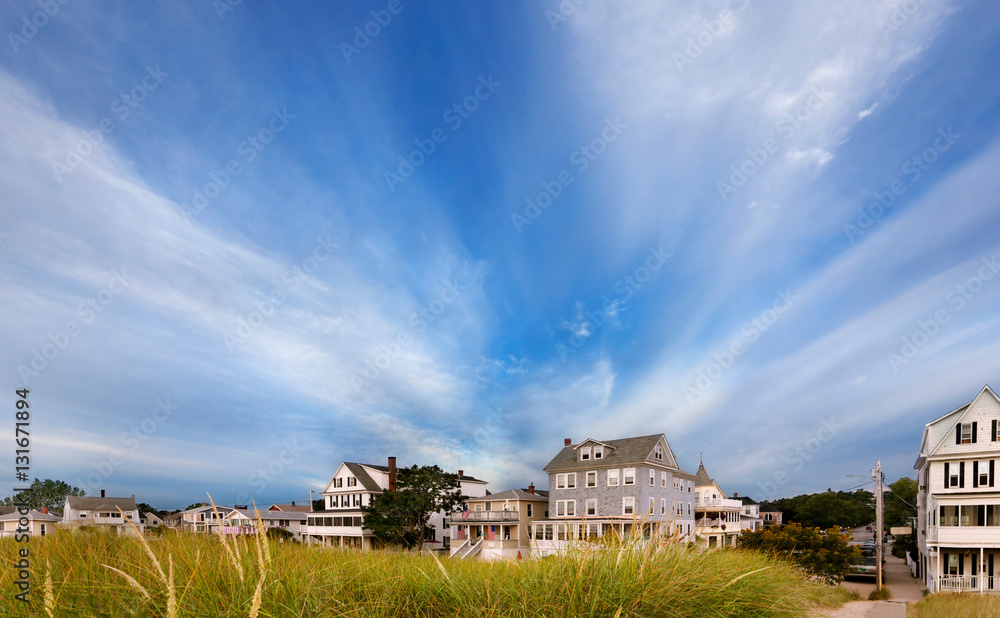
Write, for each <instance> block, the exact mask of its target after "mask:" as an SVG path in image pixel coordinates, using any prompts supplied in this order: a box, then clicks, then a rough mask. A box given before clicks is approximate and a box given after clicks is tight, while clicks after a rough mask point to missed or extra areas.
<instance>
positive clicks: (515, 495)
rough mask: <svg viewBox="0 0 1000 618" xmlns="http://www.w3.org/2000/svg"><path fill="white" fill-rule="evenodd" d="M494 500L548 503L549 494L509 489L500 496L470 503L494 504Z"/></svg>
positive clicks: (496, 495)
mask: <svg viewBox="0 0 1000 618" xmlns="http://www.w3.org/2000/svg"><path fill="white" fill-rule="evenodd" d="M494 500H534V501H535V502H548V501H549V492H547V491H539V490H537V489H536V490H535V493H531V492H529V491H528V490H527V489H508V490H507V491H501V492H500V493H498V494H490V495H488V496H480V497H478V498H469V500H468V502H493V501H494Z"/></svg>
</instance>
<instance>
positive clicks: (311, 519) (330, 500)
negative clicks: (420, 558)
mask: <svg viewBox="0 0 1000 618" xmlns="http://www.w3.org/2000/svg"><path fill="white" fill-rule="evenodd" d="M388 464H389V465H387V466H377V465H372V464H361V463H353V462H346V461H345V462H343V463H341V464H340V466H339V467H338V468H337V471H336V472H335V473H334V475H333V478H331V479H330V482H329V483H328V484H327V486H326V489H324V490H323V500H324V505H323V506H324V508H325V510H324V511H322V512H313V513H309V514H308V518H307V520H306V525H305V527H304V528H302V530H301V534H302V537H303V538H304V539H306V540H307V541H309V542H311V543H316V544H319V545H323V546H324V547H354V548H359V549H371V548H372V547H373V542H374V546H377V545H378V541H377V540H376V539H375V537H374V535H373V534H372V532H371V531H370V530H368V529H366V528H365V527H364V525H363V521H362V519H363V518H362V512H361V507H362V506H369V505H370V504H371V502H372V499H373V498H374V497H375V496H377V495H379V494H381V493H382V492H384V491H387V490H392V489H395V487H396V474H397V471H396V458H395V457H389V458H388ZM458 480H459V484H460V488H461V491H462V494H463V495H466V496H470V497H481V496H485V495H486V481H482V480H479V479H477V478H474V477H471V476H466V475H465V471H464V470H459V471H458ZM449 516H450V514H449V513H435V514H434V515H432V516H431V519H430V521H429V522H428V526H429V527H430V528H432V529H433V531H434V538H433V539H427V541H425V542H430V543H431V544H432V545H434V546H436V548H438V549H450V547H451V530H450V529H449V528H448V527H446V526H447V525H448V521H447V520H446V518H447V517H449Z"/></svg>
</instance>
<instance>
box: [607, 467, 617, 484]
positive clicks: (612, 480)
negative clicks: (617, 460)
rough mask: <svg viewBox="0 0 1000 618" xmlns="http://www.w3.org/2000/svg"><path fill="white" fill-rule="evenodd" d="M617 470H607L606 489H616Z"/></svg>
mask: <svg viewBox="0 0 1000 618" xmlns="http://www.w3.org/2000/svg"><path fill="white" fill-rule="evenodd" d="M618 472H619V470H618V468H615V469H614V470H608V487H618V481H619V480H620V479H619V478H618Z"/></svg>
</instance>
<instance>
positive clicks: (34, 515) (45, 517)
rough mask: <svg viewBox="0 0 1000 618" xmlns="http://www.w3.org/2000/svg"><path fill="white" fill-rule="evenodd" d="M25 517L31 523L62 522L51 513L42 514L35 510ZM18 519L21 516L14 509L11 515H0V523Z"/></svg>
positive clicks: (60, 518)
mask: <svg viewBox="0 0 1000 618" xmlns="http://www.w3.org/2000/svg"><path fill="white" fill-rule="evenodd" d="M10 508H14V507H10ZM5 510H6V509H5ZM27 517H28V519H30V520H32V521H51V522H57V521H62V517H57V516H55V515H53V514H52V513H43V512H41V511H39V510H36V509H31V510H30V511H28V516H27ZM20 518H21V514H20V513H18V512H17V511H16V509H15V511H14V512H13V513H4V514H3V515H0V521H17V520H18V519H20Z"/></svg>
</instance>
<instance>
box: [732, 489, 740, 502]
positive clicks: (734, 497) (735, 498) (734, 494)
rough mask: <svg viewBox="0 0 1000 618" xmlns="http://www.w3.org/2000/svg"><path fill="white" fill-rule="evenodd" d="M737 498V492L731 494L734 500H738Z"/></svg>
mask: <svg viewBox="0 0 1000 618" xmlns="http://www.w3.org/2000/svg"><path fill="white" fill-rule="evenodd" d="M739 498H740V494H738V493H737V492H735V491H734V492H733V499H734V500H739Z"/></svg>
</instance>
